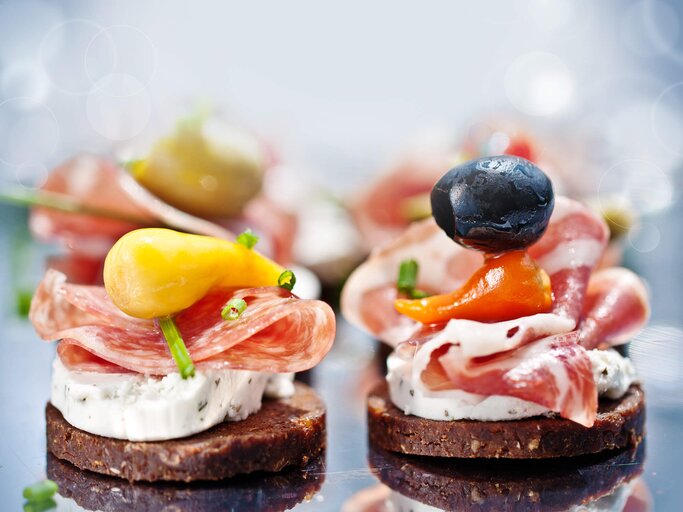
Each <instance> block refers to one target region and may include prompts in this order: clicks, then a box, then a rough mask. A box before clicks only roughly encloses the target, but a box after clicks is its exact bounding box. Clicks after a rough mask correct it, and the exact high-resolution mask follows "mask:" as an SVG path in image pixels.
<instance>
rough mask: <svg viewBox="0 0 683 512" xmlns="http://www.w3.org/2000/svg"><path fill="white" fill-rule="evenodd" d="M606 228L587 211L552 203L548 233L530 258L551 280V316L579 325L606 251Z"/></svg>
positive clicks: (565, 201)
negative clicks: (587, 296) (562, 317)
mask: <svg viewBox="0 0 683 512" xmlns="http://www.w3.org/2000/svg"><path fill="white" fill-rule="evenodd" d="M608 239H609V228H608V227H607V224H605V222H604V221H603V220H602V219H601V218H600V217H598V216H597V215H596V214H595V213H593V212H592V211H591V210H590V209H588V207H586V206H584V205H582V204H581V203H579V202H577V201H573V200H571V199H568V198H566V197H558V198H556V200H555V209H554V210H553V214H552V217H551V218H550V223H549V225H548V229H547V230H546V232H545V233H544V234H543V236H542V237H541V239H540V240H539V241H538V242H536V243H535V244H534V245H533V246H531V247H530V248H529V254H530V255H531V257H533V258H534V259H535V260H536V261H537V262H538V264H539V265H540V266H541V268H543V270H545V271H546V272H547V273H548V275H549V276H550V283H551V285H552V288H553V312H554V313H556V314H558V315H562V316H566V317H568V318H571V319H572V320H574V322H575V323H578V321H579V318H580V317H581V311H582V308H583V299H584V296H585V295H586V290H587V287H588V281H589V280H590V276H591V272H593V269H594V268H595V266H596V265H597V264H598V262H599V261H600V258H601V256H602V253H603V252H604V250H605V247H607V241H608Z"/></svg>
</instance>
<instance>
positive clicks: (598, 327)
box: [578, 267, 650, 349]
mask: <svg viewBox="0 0 683 512" xmlns="http://www.w3.org/2000/svg"><path fill="white" fill-rule="evenodd" d="M649 316H650V306H649V303H648V299H647V291H646V290H645V285H644V283H643V281H642V280H641V279H640V278H639V277H638V276H637V275H636V274H634V273H633V272H631V271H630V270H627V269H625V268H618V267H615V268H607V269H604V270H600V271H598V272H596V273H595V274H593V275H592V276H591V279H590V282H589V283H588V293H587V295H586V300H585V301H584V303H583V318H582V320H581V324H580V325H579V329H578V330H579V343H581V345H583V346H584V347H586V348H587V349H591V348H596V347H597V346H598V345H601V344H606V345H620V344H622V343H626V342H627V341H628V340H630V339H631V338H633V336H635V335H636V334H637V333H638V331H639V330H640V329H641V328H642V327H643V326H644V325H645V323H646V322H647V319H648V317H649Z"/></svg>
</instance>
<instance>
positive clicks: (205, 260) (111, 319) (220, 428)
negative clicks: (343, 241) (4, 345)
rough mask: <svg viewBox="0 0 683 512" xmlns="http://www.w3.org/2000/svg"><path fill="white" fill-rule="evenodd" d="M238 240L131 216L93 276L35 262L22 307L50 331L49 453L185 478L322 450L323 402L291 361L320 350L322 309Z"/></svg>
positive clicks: (323, 347) (330, 332)
mask: <svg viewBox="0 0 683 512" xmlns="http://www.w3.org/2000/svg"><path fill="white" fill-rule="evenodd" d="M237 240H238V241H237V242H235V243H233V242H228V241H225V240H220V239H216V238H211V237H206V236H199V235H189V234H183V233H178V232H175V231H171V230H166V229H157V228H150V229H140V230H136V231H132V232H130V233H128V234H126V235H125V236H123V237H122V238H121V239H120V240H119V241H118V242H117V243H116V244H115V245H114V247H113V248H112V249H111V251H110V252H109V254H108V255H107V258H106V261H105V265H104V283H105V286H104V287H100V286H84V285H75V284H70V283H68V282H67V281H66V278H65V276H64V275H63V274H61V273H59V272H57V271H56V270H49V271H48V272H47V274H46V275H45V277H44V278H43V281H42V282H41V284H40V286H39V288H38V290H37V291H36V294H35V296H34V299H33V302H32V304H31V312H30V318H31V320H32V322H33V324H34V326H35V328H36V330H37V332H38V334H39V335H40V337H41V338H43V339H44V340H55V339H56V340H60V341H59V345H58V347H57V357H56V359H55V361H54V364H53V375H52V393H51V399H50V403H49V404H48V405H47V409H46V417H47V446H48V450H49V451H50V452H51V453H52V454H53V455H55V456H56V457H58V458H60V459H64V460H67V461H69V462H71V463H73V464H74V465H76V466H77V467H79V468H81V469H88V470H92V471H96V472H98V473H104V474H108V475H113V476H118V477H121V478H125V479H128V480H145V481H157V480H176V481H193V480H218V479H223V478H227V477H231V476H233V475H235V474H239V473H250V472H253V471H279V470H280V469H282V468H284V467H285V466H289V465H305V464H306V463H307V461H308V460H309V459H310V458H312V457H314V456H316V455H318V454H319V453H321V451H322V450H323V448H324V446H325V408H324V405H323V403H322V402H321V400H320V398H319V397H318V396H317V395H316V394H315V392H314V391H313V390H312V389H310V388H308V387H307V386H304V385H303V384H299V383H293V382H292V374H291V372H297V371H303V370H306V369H309V368H311V367H313V366H315V365H316V364H317V363H318V362H319V361H320V360H321V359H322V358H323V357H324V356H325V354H326V353H327V352H328V351H329V349H330V347H331V345H332V342H333V340H334V335H335V320H334V314H333V312H332V310H331V308H330V307H329V306H328V305H327V304H325V303H323V302H321V301H317V300H302V299H299V298H298V297H297V296H295V295H294V294H292V293H291V289H292V286H293V285H294V282H295V277H294V275H293V273H292V272H291V271H289V270H285V269H283V268H282V267H280V266H279V265H277V264H276V263H274V262H273V261H271V260H269V259H268V258H266V257H264V256H262V255H261V254H259V253H258V252H257V251H256V250H255V249H254V248H253V247H254V244H255V243H256V239H255V237H254V236H253V235H250V234H248V233H245V234H243V235H240V236H239V237H238V238H237ZM264 398H265V399H264Z"/></svg>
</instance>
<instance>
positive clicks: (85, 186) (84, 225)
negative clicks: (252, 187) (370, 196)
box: [29, 155, 297, 283]
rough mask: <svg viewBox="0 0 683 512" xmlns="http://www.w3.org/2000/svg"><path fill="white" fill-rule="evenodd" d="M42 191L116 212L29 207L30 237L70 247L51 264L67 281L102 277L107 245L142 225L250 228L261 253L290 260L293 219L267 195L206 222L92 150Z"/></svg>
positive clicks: (222, 233) (228, 234) (230, 234)
mask: <svg viewBox="0 0 683 512" xmlns="http://www.w3.org/2000/svg"><path fill="white" fill-rule="evenodd" d="M42 190H43V191H44V192H48V193H50V194H53V195H57V196H63V197H64V199H66V200H70V201H76V202H77V203H78V204H80V205H82V206H84V207H86V208H89V209H91V210H95V211H97V210H99V211H102V212H105V213H106V214H107V215H109V216H110V217H116V218H109V217H107V216H104V215H86V214H76V213H68V212H62V211H58V210H54V209H50V208H33V209H32V210H31V215H30V218H29V227H30V229H31V232H32V233H33V234H34V236H35V237H36V238H38V239H40V240H43V241H47V242H53V241H58V242H60V243H61V244H63V245H64V246H65V247H66V248H68V249H69V251H70V253H69V254H68V255H67V256H64V257H61V258H59V259H53V260H52V261H51V262H50V268H55V269H58V270H60V271H63V272H65V273H66V274H67V275H68V276H69V280H70V281H71V282H80V283H98V282H101V270H102V269H101V266H102V260H103V259H104V257H105V256H106V254H107V252H108V251H109V249H110V248H111V246H112V245H113V244H114V243H115V242H116V240H118V239H119V238H120V237H121V236H123V235H124V234H126V233H128V232H129V231H131V230H133V229H137V228H141V227H146V226H159V225H161V226H166V227H170V228H174V229H177V230H180V231H185V232H188V233H196V234H199V235H208V236H213V237H216V238H223V239H227V240H233V239H234V237H235V235H234V233H239V232H241V231H243V230H244V229H246V228H251V229H253V230H254V232H256V234H258V235H259V236H261V237H262V241H261V245H260V246H259V247H260V250H261V252H264V253H265V254H268V255H271V256H272V257H273V258H274V259H276V260H277V261H279V262H282V263H288V262H289V261H291V249H292V241H293V240H294V238H295V236H294V235H295V234H296V229H297V224H296V219H295V218H294V217H293V216H292V215H290V214H288V213H286V212H284V211H282V210H281V209H279V208H278V207H277V206H276V205H275V204H274V203H273V201H271V200H270V199H268V198H267V197H265V196H259V197H257V198H254V199H253V200H252V201H251V202H250V203H249V204H247V206H246V208H245V211H244V212H243V216H242V217H239V218H233V219H221V220H216V222H214V221H213V220H212V221H209V220H206V219H203V218H200V217H196V216H193V215H190V214H188V213H185V212H183V211H181V210H178V209H177V208H174V207H172V206H171V205H169V204H167V203H165V202H164V201H162V200H161V199H159V198H158V197H156V196H155V195H153V194H151V193H150V192H149V191H148V190H147V189H145V188H144V187H143V186H141V185H140V184H139V183H138V182H137V181H136V180H135V179H134V178H133V177H132V176H131V175H130V174H128V173H127V172H126V171H125V170H124V169H122V168H121V167H119V166H116V165H114V164H113V163H112V162H110V161H108V160H106V159H103V158H100V157H96V156H92V155H79V156H76V157H74V158H72V159H70V160H68V161H67V162H65V163H64V164H62V165H61V166H59V167H57V168H56V169H54V170H53V171H52V172H51V173H50V175H49V176H48V179H47V181H46V182H45V184H44V186H43V188H42ZM214 220H215V219H214Z"/></svg>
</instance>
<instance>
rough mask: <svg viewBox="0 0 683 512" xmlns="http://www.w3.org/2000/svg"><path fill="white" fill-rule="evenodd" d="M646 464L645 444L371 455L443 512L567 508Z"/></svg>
mask: <svg viewBox="0 0 683 512" xmlns="http://www.w3.org/2000/svg"><path fill="white" fill-rule="evenodd" d="M644 460H645V443H640V444H639V445H638V447H636V448H630V449H625V450H618V451H616V452H615V451H609V452H602V453H598V454H593V455H584V456H580V457H572V458H560V459H546V460H509V459H508V460H504V459H498V460H490V459H487V460H483V459H469V460H463V459H444V458H438V457H417V456H414V455H400V454H397V453H392V452H388V451H386V450H383V449H381V448H376V447H374V446H372V445H371V446H370V452H369V455H368V462H369V465H370V467H371V468H372V469H373V470H374V472H375V474H376V475H377V477H378V478H379V479H380V481H381V482H382V483H383V484H385V485H387V486H388V487H390V488H391V489H392V490H394V491H396V492H398V493H399V494H402V495H403V496H407V497H408V498H411V499H413V500H416V501H419V502H420V503H424V504H427V505H430V506H432V507H436V508H438V509H442V510H459V511H470V510H472V511H475V510H476V511H481V510H496V511H513V510H514V511H544V512H552V511H560V510H568V509H570V508H572V507H576V506H578V505H582V504H583V505H585V504H587V503H590V502H594V501H595V500H598V499H600V498H602V497H603V496H607V495H610V494H612V493H613V492H615V491H616V490H617V489H618V488H619V487H621V486H622V485H624V484H627V483H629V482H631V481H633V479H635V478H637V477H638V476H639V475H640V474H641V473H642V471H643V462H644ZM600 510H602V508H600Z"/></svg>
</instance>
